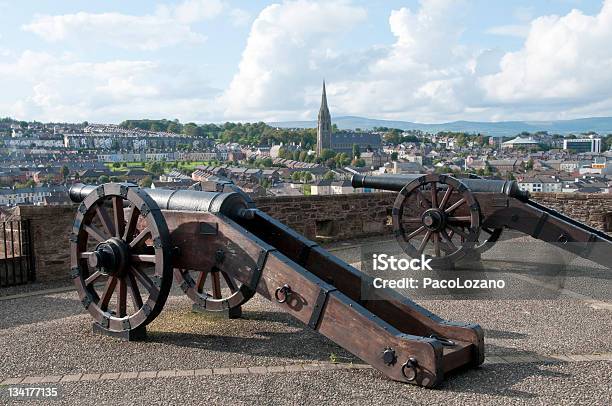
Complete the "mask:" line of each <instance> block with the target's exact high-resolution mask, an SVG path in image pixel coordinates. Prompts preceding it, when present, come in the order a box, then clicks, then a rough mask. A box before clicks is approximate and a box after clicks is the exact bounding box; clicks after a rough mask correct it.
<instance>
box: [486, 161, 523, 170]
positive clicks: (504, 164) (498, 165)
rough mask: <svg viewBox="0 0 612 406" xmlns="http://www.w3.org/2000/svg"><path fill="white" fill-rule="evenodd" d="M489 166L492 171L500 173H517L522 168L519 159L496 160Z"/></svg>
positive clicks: (489, 162) (490, 162)
mask: <svg viewBox="0 0 612 406" xmlns="http://www.w3.org/2000/svg"><path fill="white" fill-rule="evenodd" d="M488 164H489V167H491V170H493V171H497V172H499V173H507V172H515V171H516V170H517V169H518V168H519V166H520V164H519V162H518V159H495V160H491V161H488Z"/></svg>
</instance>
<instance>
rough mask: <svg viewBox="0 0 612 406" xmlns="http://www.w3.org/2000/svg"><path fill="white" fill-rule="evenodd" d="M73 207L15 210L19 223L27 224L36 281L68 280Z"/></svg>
mask: <svg viewBox="0 0 612 406" xmlns="http://www.w3.org/2000/svg"><path fill="white" fill-rule="evenodd" d="M75 211H76V206H75V207H73V206H19V210H18V215H19V217H20V218H21V219H23V220H26V219H29V220H30V232H31V234H30V235H31V239H32V240H31V241H32V249H33V253H34V266H35V270H36V280H37V281H41V282H45V281H50V280H57V279H66V280H68V275H70V245H69V243H68V237H69V236H70V231H71V228H72V222H73V220H74V214H75Z"/></svg>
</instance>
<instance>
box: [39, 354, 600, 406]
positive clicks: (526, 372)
mask: <svg viewBox="0 0 612 406" xmlns="http://www.w3.org/2000/svg"><path fill="white" fill-rule="evenodd" d="M611 383H612V363H604V362H592V363H581V364H580V367H579V368H577V367H576V365H575V364H554V365H538V364H517V365H488V366H484V367H481V368H479V369H476V370H471V371H468V372H465V373H463V374H461V375H457V376H455V377H453V378H452V379H450V380H448V381H446V383H445V384H444V385H443V386H442V387H441V388H439V389H436V390H431V389H423V388H419V387H415V386H411V385H403V384H399V383H397V382H393V381H390V380H388V379H386V378H384V377H383V376H381V375H380V374H379V373H377V372H376V371H373V370H342V371H329V372H328V371H311V372H303V373H288V374H265V375H245V376H240V375H233V376H232V375H223V376H221V375H219V376H215V375H210V376H202V377H177V378H164V379H163V380H160V379H157V380H150V379H138V380H117V381H103V382H76V383H63V384H59V387H60V390H61V392H62V395H63V397H62V399H60V400H59V401H56V402H52V403H51V402H50V404H58V405H60V404H65V405H73V404H80V403H81V402H82V400H83V399H87V403H89V404H99V405H119V404H129V405H150V404H173V405H179V404H185V405H189V404H232V405H242V404H258V405H278V404H294V405H297V404H300V405H310V404H337V405H355V404H359V405H362V404H363V405H365V404H368V405H369V404H389V405H394V404H402V403H403V404H416V405H469V404H479V405H499V404H504V405H532V404H533V405H543V404H544V405H610V404H611V402H612V389H611V388H612V386H611ZM585 384H588V389H587V388H586V387H585V386H586V385H585Z"/></svg>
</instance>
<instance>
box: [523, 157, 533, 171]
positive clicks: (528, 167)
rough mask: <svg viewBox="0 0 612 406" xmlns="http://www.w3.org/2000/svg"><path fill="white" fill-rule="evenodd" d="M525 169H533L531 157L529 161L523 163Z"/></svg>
mask: <svg viewBox="0 0 612 406" xmlns="http://www.w3.org/2000/svg"><path fill="white" fill-rule="evenodd" d="M525 170H527V171H531V170H533V158H529V161H527V163H526V164H525Z"/></svg>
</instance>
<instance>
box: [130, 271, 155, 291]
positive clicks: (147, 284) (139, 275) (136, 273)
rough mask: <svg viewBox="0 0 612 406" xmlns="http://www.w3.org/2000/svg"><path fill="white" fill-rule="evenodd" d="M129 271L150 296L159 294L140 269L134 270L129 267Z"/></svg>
mask: <svg viewBox="0 0 612 406" xmlns="http://www.w3.org/2000/svg"><path fill="white" fill-rule="evenodd" d="M130 270H131V271H132V273H133V274H134V276H135V277H136V279H138V282H140V283H141V284H142V286H144V288H145V289H146V290H147V291H148V292H149V293H150V294H153V293H155V294H157V293H159V289H157V286H155V284H154V283H153V281H152V280H151V278H149V276H148V275H147V274H146V273H144V272H143V271H141V270H140V269H138V268H136V267H135V266H131V267H130Z"/></svg>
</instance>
